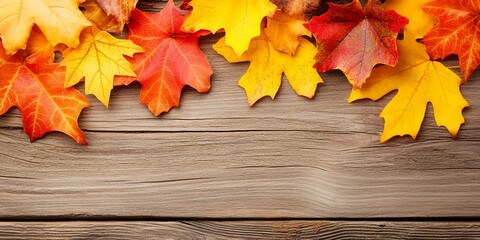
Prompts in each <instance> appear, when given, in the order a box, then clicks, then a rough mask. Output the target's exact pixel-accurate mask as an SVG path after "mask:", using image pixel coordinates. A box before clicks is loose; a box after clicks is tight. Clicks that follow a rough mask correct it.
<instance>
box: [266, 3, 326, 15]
mask: <svg viewBox="0 0 480 240" xmlns="http://www.w3.org/2000/svg"><path fill="white" fill-rule="evenodd" d="M271 2H272V3H273V4H275V5H277V7H278V8H279V9H280V10H282V11H283V12H284V13H286V14H288V15H290V16H297V15H304V14H306V13H309V12H313V11H316V10H317V9H318V8H320V2H321V0H271Z"/></svg>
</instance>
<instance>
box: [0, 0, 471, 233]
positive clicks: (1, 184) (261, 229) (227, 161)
mask: <svg viewBox="0 0 480 240" xmlns="http://www.w3.org/2000/svg"><path fill="white" fill-rule="evenodd" d="M150 2H153V6H154V8H155V9H160V8H162V6H163V5H164V2H162V1H159V2H154V1H150ZM219 37H220V36H218V35H217V36H210V37H206V38H203V39H201V47H202V49H203V50H204V52H205V53H206V55H207V57H208V59H209V61H210V63H211V65H212V68H213V70H214V73H215V75H214V76H213V78H212V88H211V91H210V93H208V94H199V93H196V92H195V91H193V90H191V89H189V88H187V89H186V90H185V91H184V92H183V95H182V99H181V107H180V108H177V109H173V110H171V111H170V113H168V114H163V115H161V116H160V117H158V118H156V117H154V116H153V115H152V114H151V113H150V112H149V111H148V110H147V108H146V107H145V106H144V105H140V104H139V103H138V102H139V100H138V99H139V91H140V85H138V84H133V85H132V86H129V87H119V88H116V89H115V90H114V92H113V96H112V100H111V106H110V108H109V109H108V110H107V109H105V107H103V105H101V103H99V102H98V101H97V100H95V99H94V98H93V97H90V96H89V100H91V103H92V107H90V108H88V109H87V110H85V111H84V112H83V114H82V116H81V118H80V125H81V127H82V129H83V130H84V131H85V132H86V133H87V138H88V140H89V143H90V145H89V146H79V145H77V144H76V143H75V142H74V141H73V140H71V139H70V138H68V137H67V136H65V135H63V134H60V133H51V134H47V135H46V136H45V138H43V139H41V140H38V141H36V142H35V143H30V142H29V141H28V137H27V136H26V135H25V134H24V133H23V132H22V124H21V118H20V116H19V113H18V110H16V109H13V110H11V111H10V112H9V113H7V114H6V115H4V116H1V117H0V238H5V239H12V238H16V237H25V238H39V237H44V238H67V237H72V238H95V237H105V238H110V239H111V238H115V239H121V238H125V239H131V238H155V237H158V236H162V237H165V238H188V237H194V238H195V237H207V238H210V237H211V238H225V237H227V236H229V237H232V238H266V239H272V238H282V239H290V238H298V237H306V238H309V237H311V238H318V237H331V238H353V239H356V238H360V237H362V238H387V237H388V238H399V239H404V238H434V237H436V238H445V239H452V237H453V238H459V239H465V238H467V239H469V238H470V239H473V238H480V222H478V220H480V161H479V160H480V156H479V154H480V73H478V72H477V73H475V74H474V75H473V76H472V78H471V80H470V81H469V82H468V84H465V85H463V86H462V91H463V93H464V95H465V98H466V99H467V100H468V101H469V103H470V105H471V107H470V108H468V109H466V110H465V111H464V114H465V118H466V124H464V125H463V126H462V129H461V132H460V134H459V136H458V139H456V140H453V139H451V138H450V136H449V134H448V132H447V131H446V129H444V128H441V127H437V126H436V124H435V121H434V119H433V111H432V108H431V106H429V108H428V110H427V117H426V119H425V121H424V124H423V126H422V130H421V132H420V134H419V136H418V139H417V141H413V140H411V139H410V138H409V137H405V138H395V139H393V140H391V141H389V142H387V143H385V144H380V143H379V136H380V134H381V131H382V128H383V120H382V119H381V118H379V117H378V114H379V113H380V112H381V110H382V108H383V106H385V105H386V103H387V102H388V101H389V100H390V99H391V98H392V97H393V94H390V95H389V96H388V97H386V98H385V99H383V100H381V101H378V102H376V103H374V102H371V101H360V102H358V103H356V104H348V103H347V98H348V95H349V89H350V86H349V84H348V82H347V80H346V79H345V78H344V77H343V76H342V75H341V73H339V72H331V73H325V74H321V75H322V77H323V78H324V80H325V83H324V84H321V85H319V88H318V91H317V95H316V97H315V98H314V99H313V100H308V99H305V98H303V97H299V96H297V95H296V94H295V93H294V92H293V90H292V89H291V87H290V86H289V85H288V82H287V81H286V79H284V81H283V85H282V87H281V89H280V91H279V93H278V94H277V98H276V99H275V101H271V100H270V99H262V100H261V101H260V102H258V103H257V104H256V105H255V106H254V107H252V108H249V107H248V106H247V103H246V97H245V93H244V92H243V89H241V88H240V87H238V86H237V81H238V79H240V77H241V76H242V74H243V73H244V72H245V70H246V68H247V67H248V63H245V64H229V63H227V62H226V60H224V59H223V58H222V57H221V56H218V55H216V54H215V52H214V51H213V50H212V49H211V45H212V44H213V43H214V42H215V41H216V40H218V39H219ZM445 64H446V65H448V66H454V65H458V63H457V62H456V61H455V60H449V61H445ZM454 71H456V72H458V69H455V68H454ZM82 91H83V89H82Z"/></svg>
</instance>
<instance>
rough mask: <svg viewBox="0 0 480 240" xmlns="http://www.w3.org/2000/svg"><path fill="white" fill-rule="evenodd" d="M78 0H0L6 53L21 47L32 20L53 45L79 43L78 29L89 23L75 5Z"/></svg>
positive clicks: (0, 25)
mask: <svg viewBox="0 0 480 240" xmlns="http://www.w3.org/2000/svg"><path fill="white" fill-rule="evenodd" d="M80 2H82V1H80V0H63V1H58V0H0V9H1V10H0V37H1V38H2V43H3V46H4V48H5V51H6V52H7V54H9V55H11V54H14V53H15V52H17V51H18V50H20V49H25V47H26V44H27V40H28V37H29V35H30V31H31V30H32V27H33V25H34V24H36V25H37V26H38V27H39V28H40V30H41V31H42V33H43V34H44V35H45V37H46V38H47V40H48V41H49V42H50V43H51V44H52V46H55V45H57V44H59V43H64V44H66V45H67V46H69V47H76V46H78V44H79V40H78V37H79V35H80V32H81V31H82V30H83V29H84V28H85V27H87V26H90V25H91V23H90V22H89V21H88V20H87V19H86V18H85V16H83V14H82V12H81V11H80V10H79V9H78V4H79V3H80Z"/></svg>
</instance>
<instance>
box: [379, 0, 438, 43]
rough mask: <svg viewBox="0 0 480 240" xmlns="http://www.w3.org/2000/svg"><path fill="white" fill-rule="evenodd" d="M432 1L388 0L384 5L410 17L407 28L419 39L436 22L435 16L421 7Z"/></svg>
mask: <svg viewBox="0 0 480 240" xmlns="http://www.w3.org/2000/svg"><path fill="white" fill-rule="evenodd" d="M430 1H432V0H388V1H387V2H385V3H384V4H383V6H384V8H385V9H388V10H395V11H396V12H397V13H398V14H400V15H402V16H404V17H406V18H408V20H409V22H408V24H407V26H405V28H406V29H407V30H408V31H409V32H410V33H411V34H412V35H413V37H414V38H416V39H418V38H422V37H423V36H425V34H427V32H428V31H429V30H430V29H432V28H433V26H434V25H435V23H436V20H435V18H433V17H432V16H430V15H429V14H428V13H426V12H425V11H423V10H422V8H421V6H422V5H423V4H425V3H427V2H430Z"/></svg>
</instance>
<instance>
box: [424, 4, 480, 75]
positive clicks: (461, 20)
mask: <svg viewBox="0 0 480 240" xmlns="http://www.w3.org/2000/svg"><path fill="white" fill-rule="evenodd" d="M423 10H425V11H426V12H427V13H429V14H431V15H432V16H434V17H436V18H438V20H439V21H440V22H439V24H438V25H436V26H435V27H434V28H433V29H432V30H431V31H430V32H429V33H428V34H427V35H426V36H425V37H424V39H423V43H424V44H425V46H426V47H427V51H428V53H429V54H430V56H431V57H432V58H434V59H443V58H445V57H447V56H448V55H451V54H456V55H458V58H459V60H460V69H461V71H462V74H463V80H464V81H467V79H468V78H469V77H470V75H471V74H472V73H473V72H474V71H475V69H477V68H478V66H479V65H480V1H478V0H458V1H451V0H435V1H432V2H429V3H427V4H425V5H423Z"/></svg>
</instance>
